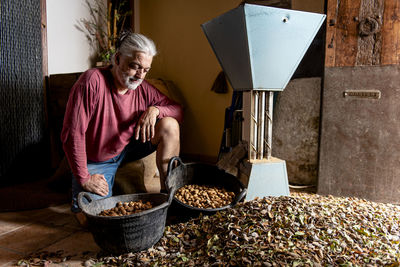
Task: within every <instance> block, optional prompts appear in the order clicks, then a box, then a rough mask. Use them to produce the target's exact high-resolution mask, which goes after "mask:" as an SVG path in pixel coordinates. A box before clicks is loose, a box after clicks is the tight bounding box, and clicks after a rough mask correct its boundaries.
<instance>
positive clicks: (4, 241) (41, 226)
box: [0, 204, 100, 266]
mask: <svg viewBox="0 0 400 267" xmlns="http://www.w3.org/2000/svg"><path fill="white" fill-rule="evenodd" d="M99 251H100V248H99V247H98V246H97V245H96V243H95V242H94V241H93V238H92V235H91V234H90V232H88V231H86V230H84V229H82V228H81V227H80V226H79V225H78V223H77V222H76V221H75V217H74V216H73V214H72V213H71V212H70V210H69V204H63V205H59V206H54V207H49V208H45V209H38V210H30V211H20V212H3V213H0V266H16V265H17V263H18V261H20V260H22V259H26V258H30V259H31V260H32V259H33V258H34V257H28V256H29V255H30V254H32V253H42V255H43V254H45V255H46V257H45V258H46V259H48V262H47V264H48V265H47V266H82V264H83V263H84V262H85V260H87V259H89V258H90V257H91V256H95V255H96V254H97V253H98V252H99ZM51 253H54V254H56V253H57V254H58V256H57V257H54V259H53V260H52V258H51V257H50V256H49V255H51ZM36 258H37V260H39V258H40V257H36ZM49 259H50V261H49ZM63 259H66V260H65V261H62V260H63ZM60 261H61V262H60ZM42 265H44V264H42Z"/></svg>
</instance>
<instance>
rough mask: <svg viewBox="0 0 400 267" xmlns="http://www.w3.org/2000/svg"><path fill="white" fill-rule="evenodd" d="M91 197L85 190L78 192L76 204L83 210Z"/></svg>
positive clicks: (90, 200)
mask: <svg viewBox="0 0 400 267" xmlns="http://www.w3.org/2000/svg"><path fill="white" fill-rule="evenodd" d="M92 201H93V199H92V198H91V196H90V195H89V194H88V193H87V192H80V193H79V195H78V205H79V207H80V208H81V209H82V210H85V207H86V206H87V205H88V204H89V203H90V202H92Z"/></svg>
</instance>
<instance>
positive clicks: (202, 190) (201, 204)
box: [175, 184, 235, 209]
mask: <svg viewBox="0 0 400 267" xmlns="http://www.w3.org/2000/svg"><path fill="white" fill-rule="evenodd" d="M175 197H176V198H177V199H178V200H179V201H181V202H182V203H185V204H187V205H189V206H192V207H197V208H203V209H216V208H221V207H224V206H226V205H229V204H230V203H231V202H232V200H233V198H234V197H235V193H233V192H230V191H227V190H226V189H225V188H220V187H216V186H209V185H196V184H189V185H185V186H183V187H181V188H179V189H178V190H177V192H176V193H175Z"/></svg>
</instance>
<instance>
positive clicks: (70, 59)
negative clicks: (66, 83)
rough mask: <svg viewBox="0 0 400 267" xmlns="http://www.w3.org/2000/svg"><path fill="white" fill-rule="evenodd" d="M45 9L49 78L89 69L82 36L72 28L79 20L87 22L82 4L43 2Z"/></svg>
mask: <svg viewBox="0 0 400 267" xmlns="http://www.w3.org/2000/svg"><path fill="white" fill-rule="evenodd" d="M46 9H47V45H48V68H49V75H51V74H59V73H72V72H83V71H85V70H87V69H88V68H90V67H91V66H90V64H91V63H90V60H89V58H90V56H91V54H93V51H92V49H91V47H90V45H89V43H88V41H87V39H86V37H85V34H84V33H83V32H81V31H79V30H78V29H77V28H76V25H77V24H78V22H79V21H80V20H81V19H82V18H89V11H88V9H87V7H86V5H85V1H84V0H47V1H46Z"/></svg>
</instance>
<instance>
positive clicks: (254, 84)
mask: <svg viewBox="0 0 400 267" xmlns="http://www.w3.org/2000/svg"><path fill="white" fill-rule="evenodd" d="M324 20H325V15H323V14H317V13H310V12H303V11H295V10H289V9H281V8H274V7H268V6H261V5H254V4H242V5H240V6H239V7H237V8H235V9H232V10H230V11H228V12H226V13H224V14H222V15H221V16H219V17H216V18H214V19H212V20H210V21H208V22H206V23H204V24H202V25H201V26H202V28H203V31H204V33H205V35H206V36H207V39H208V41H209V43H210V45H211V47H212V49H213V51H214V53H215V55H216V57H217V58H218V61H219V63H220V65H221V67H222V68H223V70H224V72H225V74H226V75H227V77H228V80H229V82H230V83H231V85H232V88H233V89H234V90H235V91H243V118H244V121H243V126H242V129H243V132H242V139H243V140H245V141H247V143H248V151H249V154H248V162H247V164H248V165H249V168H248V169H249V174H248V176H249V182H248V194H247V197H246V199H247V200H249V199H253V198H254V197H262V196H270V195H288V194H289V189H288V181H287V180H288V179H287V173H286V164H285V161H284V160H280V159H277V158H273V157H272V152H271V151H272V147H271V144H272V121H273V117H272V115H273V93H274V91H282V90H284V89H285V87H286V85H287V84H288V82H289V81H290V79H291V77H292V75H293V73H294V72H295V70H296V68H297V67H298V65H299V63H300V61H301V59H302V58H303V56H304V54H305V53H306V51H307V49H308V47H309V46H310V44H311V42H312V40H313V39H314V37H315V35H316V34H317V32H318V30H319V28H320V27H321V25H322V23H323V21H324Z"/></svg>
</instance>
